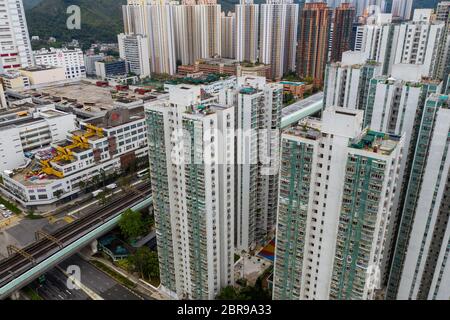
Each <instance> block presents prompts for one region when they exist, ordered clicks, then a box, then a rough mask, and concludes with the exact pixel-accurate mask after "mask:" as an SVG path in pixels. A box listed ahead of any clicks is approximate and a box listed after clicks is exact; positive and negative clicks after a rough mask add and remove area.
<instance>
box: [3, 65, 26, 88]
mask: <svg viewBox="0 0 450 320" xmlns="http://www.w3.org/2000/svg"><path fill="white" fill-rule="evenodd" d="M0 79H1V81H2V83H3V88H4V89H5V90H6V89H12V90H23V89H25V88H28V87H29V86H30V79H29V78H28V77H26V76H23V75H22V74H21V73H20V72H19V71H17V70H8V71H6V72H4V73H2V74H0Z"/></svg>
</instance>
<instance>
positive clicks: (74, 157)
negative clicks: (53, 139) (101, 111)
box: [0, 108, 147, 211]
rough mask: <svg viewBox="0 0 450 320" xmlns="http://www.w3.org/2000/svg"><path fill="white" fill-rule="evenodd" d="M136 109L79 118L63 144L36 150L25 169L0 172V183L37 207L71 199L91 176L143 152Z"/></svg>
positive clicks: (144, 145)
mask: <svg viewBox="0 0 450 320" xmlns="http://www.w3.org/2000/svg"><path fill="white" fill-rule="evenodd" d="M142 111H143V110H142V109H141V111H140V112H134V111H132V110H130V109H126V108H123V109H121V108H116V109H113V110H110V111H108V112H107V114H106V116H101V117H97V118H93V119H90V120H88V121H82V122H80V125H79V129H77V130H72V131H70V132H69V133H68V134H67V136H66V139H65V140H64V141H63V142H60V143H55V144H52V145H51V147H49V148H46V149H42V150H40V151H39V152H36V153H35V155H34V158H33V159H32V160H31V161H30V163H29V164H28V165H27V166H26V167H23V168H17V169H14V170H6V171H3V172H2V173H1V175H2V178H3V183H2V185H1V186H0V187H1V188H2V189H3V192H4V193H6V194H7V195H8V196H10V197H11V198H13V199H14V200H16V201H17V202H19V203H20V204H21V205H23V206H24V207H27V208H32V209H36V210H38V211H39V210H44V209H46V208H49V207H50V208H51V207H54V206H55V205H56V204H57V202H60V201H65V200H68V199H73V198H75V197H77V195H78V193H80V192H83V191H84V188H85V187H86V186H88V185H89V184H90V183H92V179H93V178H94V177H98V178H97V179H101V177H102V176H103V177H104V176H109V175H111V174H116V173H119V172H121V171H122V170H124V169H126V168H127V167H128V166H130V165H131V164H132V163H134V161H137V159H138V158H142V157H145V156H146V155H147V131H146V127H145V119H144V115H143V112H142ZM94 179H96V178H94Z"/></svg>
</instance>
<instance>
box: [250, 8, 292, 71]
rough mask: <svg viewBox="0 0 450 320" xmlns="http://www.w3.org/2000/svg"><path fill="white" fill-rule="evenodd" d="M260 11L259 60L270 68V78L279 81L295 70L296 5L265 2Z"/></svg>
mask: <svg viewBox="0 0 450 320" xmlns="http://www.w3.org/2000/svg"><path fill="white" fill-rule="evenodd" d="M260 10H261V17H260V34H259V50H260V51H259V61H260V62H262V63H265V64H269V65H270V66H271V74H270V78H271V79H275V80H279V79H281V78H282V77H283V75H284V74H286V73H288V72H290V71H295V59H296V47H297V28H298V11H299V6H298V4H294V3H293V1H292V0H267V1H266V3H265V4H261V5H260Z"/></svg>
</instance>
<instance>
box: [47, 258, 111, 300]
mask: <svg viewBox="0 0 450 320" xmlns="http://www.w3.org/2000/svg"><path fill="white" fill-rule="evenodd" d="M56 268H58V270H60V271H61V272H62V273H63V274H65V275H66V277H67V278H69V279H71V280H72V281H73V283H74V284H75V285H76V286H77V287H78V288H80V289H81V290H83V291H84V293H86V294H87V295H88V296H89V297H90V298H91V299H92V300H105V299H103V298H102V297H101V296H100V295H98V294H97V293H95V292H94V291H92V290H91V289H89V288H88V287H86V286H85V285H84V284H82V283H81V281H79V280H78V279H76V278H75V277H72V276H71V275H69V274H67V272H66V271H65V270H64V269H63V268H61V267H60V266H56Z"/></svg>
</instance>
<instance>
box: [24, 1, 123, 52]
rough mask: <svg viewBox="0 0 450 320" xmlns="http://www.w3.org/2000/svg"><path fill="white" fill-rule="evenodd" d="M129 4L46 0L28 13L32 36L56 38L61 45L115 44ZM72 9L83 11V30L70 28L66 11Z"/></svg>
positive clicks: (27, 11)
mask: <svg viewBox="0 0 450 320" xmlns="http://www.w3.org/2000/svg"><path fill="white" fill-rule="evenodd" d="M125 3H126V0H94V1H92V0H42V1H41V2H40V3H38V4H37V5H36V6H34V7H33V8H31V9H29V10H26V11H25V12H26V17H27V24H28V29H29V33H30V36H34V35H37V36H39V37H41V38H42V39H48V37H52V36H53V37H55V38H56V39H58V41H70V40H72V39H77V40H79V41H80V42H82V43H91V42H94V41H105V42H109V41H111V42H115V41H117V34H118V33H120V32H122V30H123V24H122V10H121V5H122V4H125ZM70 5H78V6H79V7H80V9H81V29H80V30H69V29H67V27H66V20H67V18H68V15H67V14H66V10H67V7H68V6H70Z"/></svg>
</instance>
